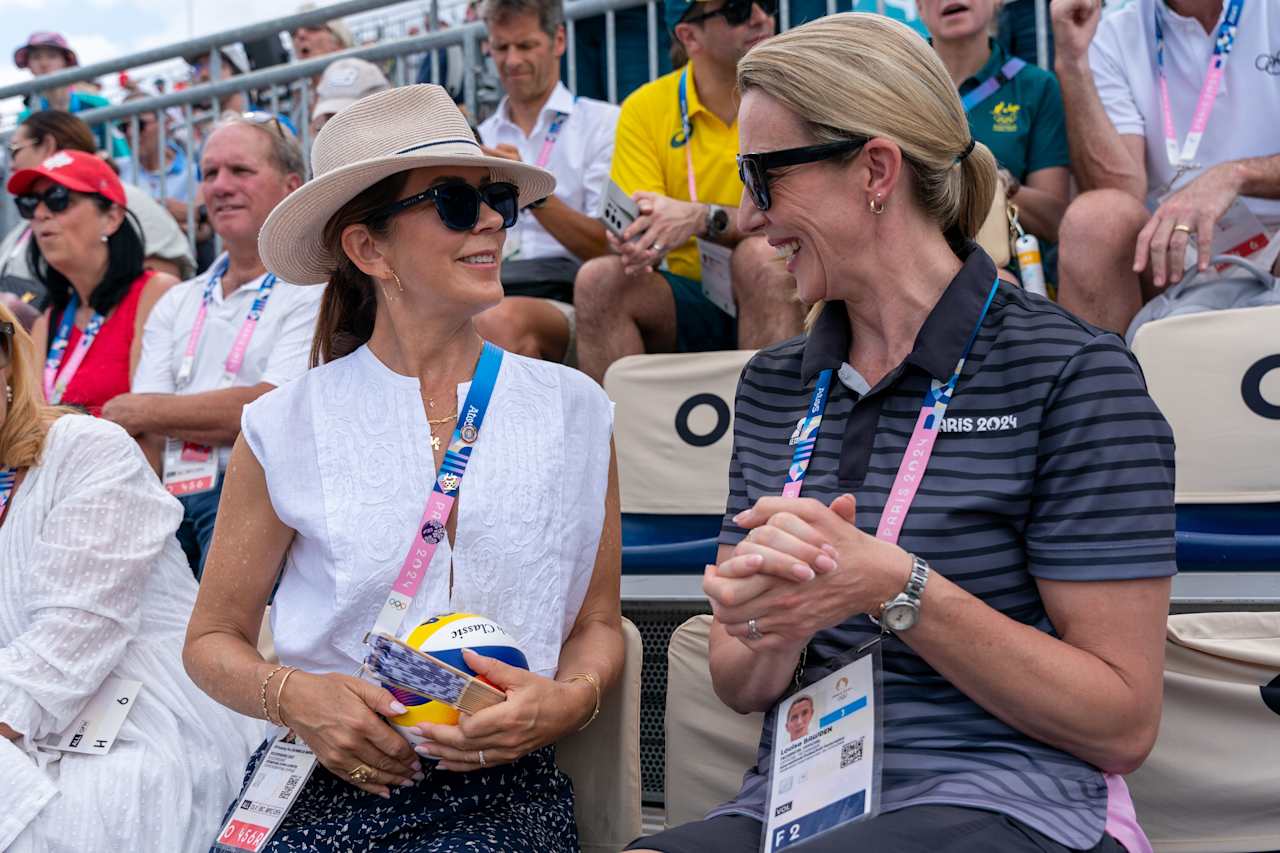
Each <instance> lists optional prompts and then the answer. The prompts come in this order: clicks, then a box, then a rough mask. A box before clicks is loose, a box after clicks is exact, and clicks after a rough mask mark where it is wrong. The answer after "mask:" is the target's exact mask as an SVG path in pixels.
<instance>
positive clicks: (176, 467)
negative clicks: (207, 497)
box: [161, 438, 218, 497]
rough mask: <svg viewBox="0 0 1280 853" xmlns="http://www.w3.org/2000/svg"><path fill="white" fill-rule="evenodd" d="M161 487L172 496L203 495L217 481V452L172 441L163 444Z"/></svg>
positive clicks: (187, 443)
mask: <svg viewBox="0 0 1280 853" xmlns="http://www.w3.org/2000/svg"><path fill="white" fill-rule="evenodd" d="M162 470H163V472H164V474H163V476H162V477H161V479H162V481H163V482H164V487H165V488H166V489H168V491H169V494H171V495H174V496H175V497H182V496H183V495H195V494H199V493H200V492H207V491H209V490H210V489H212V488H213V487H214V484H216V483H217V482H218V452H217V451H216V450H215V449H213V448H212V447H205V446H204V445H200V444H191V443H190V442H186V441H181V440H179V439H176V438H166V439H165V442H164V467H163V469H162Z"/></svg>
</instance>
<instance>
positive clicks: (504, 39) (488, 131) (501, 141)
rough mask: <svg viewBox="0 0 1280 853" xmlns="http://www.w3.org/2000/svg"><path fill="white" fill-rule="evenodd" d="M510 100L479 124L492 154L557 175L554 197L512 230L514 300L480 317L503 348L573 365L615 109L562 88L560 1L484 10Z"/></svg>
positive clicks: (510, 295)
mask: <svg viewBox="0 0 1280 853" xmlns="http://www.w3.org/2000/svg"><path fill="white" fill-rule="evenodd" d="M482 15H483V19H484V22H485V26H486V27H487V28H488V30H489V55H490V56H492V57H493V60H494V63H495V64H496V65H497V68H498V76H499V78H500V79H501V80H502V85H503V88H504V89H505V90H506V92H507V94H506V97H504V98H503V99H502V102H501V103H500V104H499V105H498V110H497V112H495V113H494V114H493V115H492V116H490V117H489V118H488V119H486V120H485V121H484V123H483V124H481V125H480V136H481V141H482V143H483V144H484V146H485V149H486V152H487V153H488V154H491V155H494V156H497V157H506V158H508V159H511V160H521V161H523V162H526V163H535V164H537V165H539V166H542V167H543V168H545V169H547V170H549V171H550V172H551V173H552V174H554V175H555V176H556V192H555V195H553V196H551V197H550V198H548V199H547V200H546V202H545V203H544V204H540V205H539V206H537V207H530V208H527V209H525V210H523V211H521V213H520V221H519V222H517V223H516V226H515V227H514V228H512V229H511V230H509V231H508V232H507V239H506V244H505V247H504V249H503V257H504V260H503V263H502V284H503V287H504V289H505V290H506V293H507V298H506V299H504V300H503V301H502V303H501V304H499V305H497V306H495V307H494V308H491V309H490V310H489V311H486V312H485V313H484V314H481V315H480V316H479V317H477V318H476V326H477V328H478V329H479V330H480V333H481V334H482V335H484V336H485V337H486V338H488V339H490V340H492V341H494V342H495V343H497V344H499V345H500V346H502V347H504V348H505V349H508V350H511V351H513V352H518V353H521V354H523V355H529V356H534V357H536V358H546V359H550V360H552V361H569V362H570V363H572V362H573V361H574V353H573V325H574V323H573V321H574V317H573V280H574V277H575V276H576V275H577V271H578V267H579V266H581V265H582V262H583V261H586V260H589V259H591V258H594V257H597V256H599V255H603V254H605V253H606V252H607V251H608V244H607V243H606V241H605V230H604V224H603V223H601V222H600V220H598V219H597V218H596V216H597V215H598V213H599V208H600V203H601V198H602V197H603V195H604V189H605V185H606V184H607V182H608V180H609V162H610V160H612V158H613V138H614V130H615V128H616V127H617V123H618V108H617V107H616V106H614V105H612V104H607V103H604V102H602V101H595V100H591V99H590V98H574V96H573V95H572V94H571V93H570V92H569V90H568V89H567V88H565V86H564V84H563V83H561V82H560V57H561V56H563V55H564V51H565V29H564V10H563V8H562V7H561V3H560V0H488V2H487V3H486V4H485V6H484V11H483V13H482Z"/></svg>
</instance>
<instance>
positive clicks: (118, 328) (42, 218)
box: [9, 151, 177, 415]
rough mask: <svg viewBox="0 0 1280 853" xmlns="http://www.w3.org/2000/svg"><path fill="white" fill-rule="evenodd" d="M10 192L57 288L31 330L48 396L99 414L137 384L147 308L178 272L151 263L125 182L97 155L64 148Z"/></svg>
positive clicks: (17, 176)
mask: <svg viewBox="0 0 1280 853" xmlns="http://www.w3.org/2000/svg"><path fill="white" fill-rule="evenodd" d="M9 192H10V193H12V194H13V196H14V201H15V203H16V204H17V206H18V212H19V213H20V214H21V215H22V217H23V218H24V219H28V220H30V221H31V234H32V238H33V239H32V240H31V243H30V246H29V248H28V252H29V256H28V260H29V264H30V267H31V269H32V271H33V272H34V273H35V276H36V278H37V279H38V280H39V281H40V283H41V284H43V285H44V286H45V288H46V289H47V291H48V293H49V309H48V310H47V311H45V313H44V314H43V315H42V316H41V317H40V319H39V320H37V321H36V325H35V328H34V329H33V330H32V333H33V337H34V338H35V340H36V343H37V345H38V346H39V347H40V349H41V351H42V352H43V353H45V364H44V374H43V388H44V393H45V398H46V400H47V401H48V402H49V403H52V404H68V405H74V406H80V407H83V408H84V409H86V410H88V411H89V413H90V414H94V415H96V414H98V413H99V412H100V411H101V410H102V405H103V404H104V403H106V402H107V400H110V399H111V398H112V397H114V396H116V395H117V394H123V393H126V392H127V391H128V390H129V380H130V377H132V375H133V369H134V367H136V366H137V363H138V357H139V356H140V355H141V353H142V329H143V327H144V325H145V324H146V321H147V314H149V313H150V311H151V308H152V306H154V305H155V304H156V302H157V301H158V300H159V298H160V296H161V295H162V294H163V293H164V292H165V291H166V290H168V289H169V288H170V287H171V286H172V285H173V284H175V283H176V282H177V279H175V278H174V277H173V276H170V275H165V274H163V273H156V272H152V271H151V270H144V269H143V267H142V262H143V248H142V246H143V244H142V236H141V233H140V232H141V229H140V228H139V227H138V226H137V225H136V222H135V220H133V219H132V218H131V217H130V216H128V215H127V211H126V208H125V205H126V201H125V195H124V188H123V187H122V186H121V184H120V179H119V178H117V177H116V175H115V173H114V172H113V171H111V168H110V167H109V166H107V164H106V163H104V162H103V161H102V160H100V159H99V158H97V157H95V156H93V155H92V154H85V153H84V152H82V151H58V152H56V153H55V154H54V155H53V156H51V157H49V158H48V159H46V160H45V161H44V162H42V163H41V164H40V165H39V166H38V167H36V168H34V169H22V170H20V171H18V172H15V173H14V175H13V177H12V178H10V179H9Z"/></svg>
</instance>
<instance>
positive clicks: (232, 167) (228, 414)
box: [102, 113, 324, 577]
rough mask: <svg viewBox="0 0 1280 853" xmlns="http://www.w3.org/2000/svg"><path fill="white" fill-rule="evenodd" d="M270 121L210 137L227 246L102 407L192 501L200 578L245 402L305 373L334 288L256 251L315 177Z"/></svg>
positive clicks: (214, 207)
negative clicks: (277, 215) (297, 275)
mask: <svg viewBox="0 0 1280 853" xmlns="http://www.w3.org/2000/svg"><path fill="white" fill-rule="evenodd" d="M250 115H252V116H255V117H256V116H258V115H259V114H256V113H254V114H250ZM264 118H266V119H269V120H264V121H262V122H256V121H253V120H251V119H249V118H242V117H236V118H234V119H231V120H228V121H224V122H223V123H221V124H220V125H219V126H218V127H217V129H216V130H215V131H214V132H213V134H212V135H211V136H210V137H209V138H208V140H207V142H206V143H205V147H204V152H203V154H202V156H201V159H200V168H201V173H202V175H203V183H202V185H201V186H202V190H203V193H204V197H205V200H206V203H207V204H208V207H209V220H210V223H211V224H212V226H213V230H214V231H215V232H216V233H217V234H218V235H219V236H220V237H221V238H222V242H223V246H224V247H225V249H226V251H225V253H224V254H223V255H222V257H220V258H218V259H217V260H216V261H214V263H213V265H212V266H211V267H210V268H209V270H208V271H207V272H206V273H205V274H203V275H200V276H197V277H196V278H193V279H191V280H189V281H185V282H183V283H182V284H179V285H177V286H175V287H173V288H172V289H170V290H169V292H168V293H166V294H165V295H164V297H163V298H162V299H161V300H160V301H159V302H158V303H157V304H156V307H155V308H153V309H152V311H151V315H150V316H149V317H148V318H147V325H146V329H145V331H144V333H143V343H142V357H141V359H140V360H139V362H138V368H137V370H136V371H135V372H134V375H133V392H132V393H130V394H122V395H120V396H119V397H116V398H114V399H112V400H111V401H110V402H109V405H107V406H105V407H103V410H102V416H103V417H104V418H107V419H109V420H113V421H115V422H116V423H118V424H120V425H121V426H123V427H124V428H125V429H127V430H128V431H129V433H130V435H133V436H135V437H137V438H138V441H139V443H140V444H141V445H142V447H143V449H144V450H145V451H147V455H148V457H149V458H150V459H151V461H152V464H153V465H154V466H155V467H156V470H157V471H160V472H161V474H162V477H163V479H164V481H165V486H166V488H168V489H169V491H170V492H172V493H174V494H175V495H177V496H178V498H179V500H181V501H182V503H183V508H184V510H185V515H184V518H183V522H182V526H181V527H180V528H179V530H178V539H179V541H180V542H181V543H182V546H183V548H184V549H185V550H186V551H187V556H188V558H189V559H190V560H191V565H192V568H193V569H194V570H195V571H196V574H197V577H198V576H199V572H200V569H201V567H202V566H203V564H204V557H205V554H206V553H207V551H208V547H209V540H210V539H211V538H212V536H213V522H214V516H215V515H216V513H217V509H218V498H219V496H220V494H221V489H222V472H224V471H225V470H226V465H227V459H228V457H229V455H230V449H231V445H232V444H234V443H235V440H236V438H237V436H239V434H240V412H241V409H243V408H244V406H245V405H246V404H248V403H251V402H253V401H254V400H256V399H257V398H258V397H260V396H262V395H263V394H265V393H267V392H268V391H270V390H271V389H272V388H275V387H276V386H279V385H283V384H284V383H286V382H289V381H290V380H292V379H295V378H297V377H298V376H300V375H301V374H302V373H303V372H304V371H305V370H306V369H307V366H308V363H309V359H310V353H311V341H312V337H313V336H314V334H315V323H316V315H317V313H318V311H319V306H320V299H321V297H322V295H323V291H324V289H323V288H319V287H297V286H295V285H292V284H288V283H287V282H283V281H277V280H276V279H275V276H273V275H271V274H269V273H267V271H266V269H265V268H264V267H263V264H262V261H261V259H260V258H259V257H258V232H259V231H260V230H261V229H262V224H263V222H265V221H266V219H267V215H268V214H269V213H270V212H271V210H272V208H274V207H275V206H276V204H277V203H278V202H279V201H280V200H281V199H283V198H284V197H285V196H287V195H288V194H289V193H291V192H293V191H294V190H295V189H297V188H298V187H300V186H301V185H302V182H303V175H304V174H305V166H304V164H303V160H302V151H301V149H300V148H299V147H298V142H297V140H296V139H294V137H293V135H292V134H291V133H290V132H289V131H288V130H287V129H285V128H284V127H283V126H282V125H280V124H279V122H278V121H277V120H275V119H274V118H270V117H265V116H264ZM254 317H256V322H250V320H251V319H253V318H254Z"/></svg>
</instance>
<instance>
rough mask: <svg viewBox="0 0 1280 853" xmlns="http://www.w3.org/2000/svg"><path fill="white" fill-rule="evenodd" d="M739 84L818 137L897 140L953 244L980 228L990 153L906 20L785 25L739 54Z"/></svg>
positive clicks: (927, 206) (840, 19)
mask: <svg viewBox="0 0 1280 853" xmlns="http://www.w3.org/2000/svg"><path fill="white" fill-rule="evenodd" d="M738 88H739V89H740V90H741V92H742V93H743V94H746V93H747V92H749V91H751V90H752V89H759V90H760V91H762V92H764V93H765V94H767V95H769V96H770V97H772V98H774V99H775V100H777V101H778V102H780V103H781V104H783V105H784V106H786V107H787V108H788V109H789V110H791V111H792V112H793V113H795V115H796V116H797V117H799V118H800V120H801V121H802V122H804V124H805V125H806V126H807V127H808V129H809V131H810V132H811V133H812V135H813V136H814V138H815V140H816V141H817V142H818V143H827V142H841V141H844V140H847V139H852V138H856V137H867V138H870V137H880V138H882V139H888V140H890V141H892V142H894V143H896V144H897V146H898V147H899V148H900V149H901V150H902V159H903V163H904V164H905V166H906V171H907V172H908V173H909V175H910V177H911V186H912V188H913V191H914V195H915V201H916V203H917V204H918V205H919V206H920V208H921V209H922V210H923V211H924V212H925V213H926V214H927V215H928V216H929V217H930V218H932V219H933V220H934V221H935V222H937V223H938V229H939V230H940V231H941V232H942V233H943V234H944V235H946V237H947V241H948V243H949V244H950V245H951V248H952V251H955V252H957V253H958V252H959V251H960V248H961V247H962V246H963V245H964V243H965V242H967V241H969V240H972V239H973V238H974V237H975V236H976V235H977V233H978V229H980V228H981V227H982V223H983V221H984V220H985V219H986V216H987V213H988V212H989V211H990V209H991V201H992V199H993V198H995V193H996V161H995V157H993V156H992V154H991V152H990V151H989V150H988V149H987V147H986V146H985V145H983V144H982V143H981V142H976V143H975V142H974V140H973V137H972V135H971V134H970V132H969V120H968V118H967V117H966V116H965V112H964V107H963V106H962V105H961V103H960V96H959V94H957V92H956V87H955V84H954V83H952V81H951V77H950V76H949V75H948V74H947V70H946V67H945V66H943V64H942V60H940V59H939V58H938V55H937V54H936V53H935V52H934V51H933V49H932V48H931V47H930V46H929V45H928V43H927V42H925V40H924V39H922V38H920V36H919V35H917V34H916V33H915V32H914V31H913V30H911V29H910V28H908V27H907V26H906V25H905V24H901V23H899V22H897V21H894V20H892V19H890V18H886V17H884V16H881V15H873V14H869V13H859V12H845V13H843V14H839V15H828V16H827V17H824V18H820V19H818V20H816V21H812V22H810V23H807V24H804V25H803V26H800V27H796V28H795V29H793V30H788V31H787V32H785V33H782V34H781V35H778V36H774V37H773V38H771V39H769V40H767V41H764V42H762V43H760V44H759V45H757V46H756V47H754V48H752V49H751V51H750V52H749V53H748V54H747V55H746V56H744V57H743V58H742V60H741V61H740V62H739V63H738ZM971 143H973V146H972V149H970V144H971ZM817 309H818V310H820V309H821V306H820V305H819V306H817ZM816 313H817V311H815V312H813V313H811V315H810V317H811V318H812V317H814V316H816Z"/></svg>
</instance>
